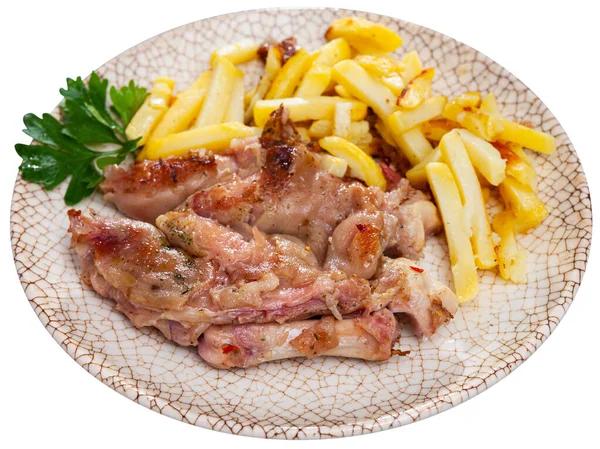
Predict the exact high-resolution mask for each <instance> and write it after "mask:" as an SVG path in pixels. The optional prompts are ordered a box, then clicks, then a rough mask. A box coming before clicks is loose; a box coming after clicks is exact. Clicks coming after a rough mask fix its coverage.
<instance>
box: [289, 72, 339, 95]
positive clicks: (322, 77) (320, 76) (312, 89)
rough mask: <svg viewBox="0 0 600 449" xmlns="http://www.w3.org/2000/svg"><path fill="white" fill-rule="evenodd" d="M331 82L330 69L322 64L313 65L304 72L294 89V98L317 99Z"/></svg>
mask: <svg viewBox="0 0 600 449" xmlns="http://www.w3.org/2000/svg"><path fill="white" fill-rule="evenodd" d="M330 81H331V67H329V66H326V65H322V64H313V65H312V67H311V68H310V69H309V70H308V72H306V75H304V78H302V81H301V82H300V85H299V86H298V89H296V93H295V94H294V96H295V97H302V98H308V97H318V96H319V95H321V94H322V93H323V92H325V90H327V87H328V86H329V82H330Z"/></svg>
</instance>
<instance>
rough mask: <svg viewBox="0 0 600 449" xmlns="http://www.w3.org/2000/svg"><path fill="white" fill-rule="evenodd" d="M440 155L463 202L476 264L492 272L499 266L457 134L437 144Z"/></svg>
mask: <svg viewBox="0 0 600 449" xmlns="http://www.w3.org/2000/svg"><path fill="white" fill-rule="evenodd" d="M440 151H441V153H442V157H443V158H444V161H445V162H446V164H447V165H448V167H450V170H451V171H452V174H453V175H454V179H455V180H456V184H457V186H458V190H459V192H460V196H461V198H462V202H463V211H464V219H465V225H466V226H467V227H468V229H469V231H470V232H469V235H470V237H471V245H472V247H473V254H474V256H475V264H476V265H477V266H478V267H479V268H483V269H490V268H493V267H495V266H496V265H497V264H498V260H497V257H496V252H495V251H494V243H493V241H492V229H491V227H490V222H489V220H488V216H487V211H486V209H485V203H484V201H483V196H482V194H481V186H480V185H479V181H478V180H477V175H476V174H475V168H474V167H473V165H472V164H471V160H470V159H469V155H468V153H467V150H466V148H465V146H464V144H463V141H462V139H461V138H460V135H459V134H458V132H457V131H451V132H449V133H448V134H446V135H445V136H444V138H443V139H442V140H441V141H440Z"/></svg>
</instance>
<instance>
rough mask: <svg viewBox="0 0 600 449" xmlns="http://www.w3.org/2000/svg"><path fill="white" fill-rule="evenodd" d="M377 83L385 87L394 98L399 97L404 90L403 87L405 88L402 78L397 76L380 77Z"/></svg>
mask: <svg viewBox="0 0 600 449" xmlns="http://www.w3.org/2000/svg"><path fill="white" fill-rule="evenodd" d="M379 81H381V84H383V85H384V86H385V87H387V88H388V89H389V90H390V91H391V92H392V93H393V94H394V95H396V96H399V95H400V94H402V91H403V90H404V87H405V84H404V80H403V79H402V76H400V75H398V74H392V75H388V76H382V77H381V78H380V79H379Z"/></svg>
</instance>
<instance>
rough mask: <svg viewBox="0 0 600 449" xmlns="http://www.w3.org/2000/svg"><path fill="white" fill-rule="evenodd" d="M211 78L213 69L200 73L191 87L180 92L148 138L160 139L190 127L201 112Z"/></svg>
mask: <svg viewBox="0 0 600 449" xmlns="http://www.w3.org/2000/svg"><path fill="white" fill-rule="evenodd" d="M210 78H211V71H210V70H208V71H206V72H204V73H203V74H202V75H200V76H199V77H198V78H197V79H196V81H194V83H193V84H192V85H191V86H190V87H188V88H187V89H185V90H184V91H181V92H179V93H178V94H177V95H176V96H175V101H174V102H173V104H172V105H171V107H170V108H169V110H168V111H167V112H166V114H165V116H164V117H163V118H162V120H161V121H160V122H159V123H158V125H157V126H156V128H154V131H152V133H151V134H150V137H148V140H155V139H160V138H161V137H165V136H168V135H169V134H176V133H179V132H181V131H185V130H186V129H188V128H189V127H190V125H191V124H192V122H193V121H194V119H195V118H196V117H197V116H198V113H199V112H200V108H201V107H202V102H203V101H204V97H205V96H206V90H207V89H208V85H209V83H210Z"/></svg>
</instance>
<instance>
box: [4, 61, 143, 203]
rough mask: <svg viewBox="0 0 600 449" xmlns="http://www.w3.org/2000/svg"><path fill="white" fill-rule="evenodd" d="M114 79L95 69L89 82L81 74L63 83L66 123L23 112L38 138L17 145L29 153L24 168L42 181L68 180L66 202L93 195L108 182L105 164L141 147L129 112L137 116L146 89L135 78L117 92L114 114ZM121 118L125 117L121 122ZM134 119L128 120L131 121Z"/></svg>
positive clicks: (25, 175)
mask: <svg viewBox="0 0 600 449" xmlns="http://www.w3.org/2000/svg"><path fill="white" fill-rule="evenodd" d="M107 90H108V80H104V79H101V78H100V77H99V76H98V75H97V74H96V73H95V72H92V74H91V76H90V79H89V82H88V84H87V85H86V84H85V83H84V82H83V80H82V79H81V78H77V79H75V80H73V79H70V78H68V79H67V88H66V89H60V93H61V94H62V95H63V97H64V101H63V103H62V105H61V109H62V123H61V121H59V120H57V119H56V118H55V117H53V116H52V115H50V114H43V115H42V117H41V118H40V117H38V116H36V115H34V114H27V115H25V117H23V123H24V124H25V129H24V130H23V131H24V133H25V134H27V135H28V136H30V137H31V138H32V139H34V140H35V141H36V142H37V144H32V145H23V144H17V145H15V150H16V152H17V154H19V156H20V157H21V158H22V159H23V161H22V163H21V165H20V166H19V170H20V171H21V176H22V177H23V179H24V180H26V181H31V182H37V183H39V184H42V185H43V186H44V188H46V189H48V190H50V189H53V188H54V187H56V186H57V185H59V184H60V183H61V182H63V181H64V180H66V179H67V178H68V177H69V176H70V177H71V179H70V181H69V186H68V188H67V191H66V193H65V203H66V204H68V205H73V204H76V203H78V202H79V201H81V200H82V199H83V198H85V197H87V196H90V195H91V194H92V193H93V192H94V190H95V188H96V187H97V186H98V184H100V182H102V180H103V179H104V176H103V175H102V170H103V169H104V168H105V167H106V166H107V165H110V164H120V163H121V162H123V160H124V159H125V158H126V157H127V155H128V154H130V153H132V152H133V151H135V150H136V148H137V144H138V142H139V139H135V140H127V138H126V136H125V132H124V128H125V127H126V126H127V124H126V121H125V120H124V117H125V118H127V120H131V117H133V115H134V114H135V113H136V111H137V110H138V109H139V107H140V106H141V104H142V103H143V101H144V99H145V96H146V90H145V89H143V88H141V87H138V86H136V85H135V83H134V82H133V81H130V82H129V85H128V86H127V87H125V88H122V89H121V90H119V91H117V90H116V89H115V88H114V87H112V88H111V97H112V96H113V94H112V91H113V90H114V91H115V92H116V98H118V103H119V107H118V108H117V107H115V108H114V109H115V111H118V112H117V113H116V116H113V115H112V114H111V113H110V111H109V109H108V108H107V105H106V96H107V95H106V94H107ZM119 120H120V121H121V123H122V124H121V123H119ZM127 123H128V121H127ZM88 144H111V149H109V150H97V149H95V148H90V147H88V146H87V145H88Z"/></svg>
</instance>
